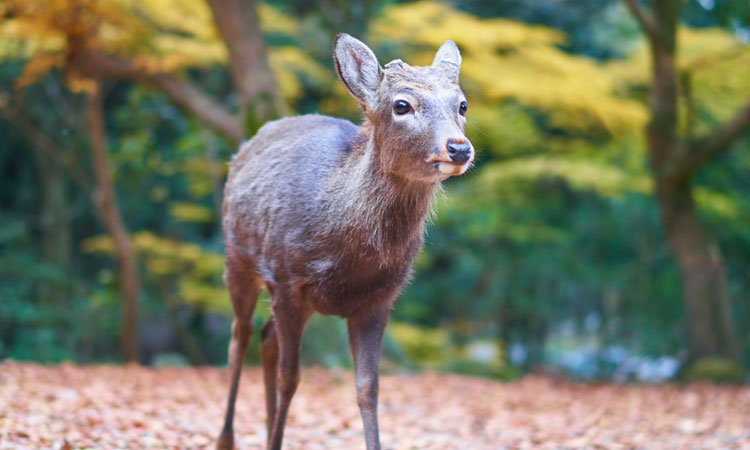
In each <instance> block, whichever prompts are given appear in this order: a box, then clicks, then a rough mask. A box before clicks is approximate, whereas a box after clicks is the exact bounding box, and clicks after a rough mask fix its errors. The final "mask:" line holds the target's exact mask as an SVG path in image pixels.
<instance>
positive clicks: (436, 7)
mask: <svg viewBox="0 0 750 450" xmlns="http://www.w3.org/2000/svg"><path fill="white" fill-rule="evenodd" d="M368 37H369V39H371V40H372V41H374V42H394V41H396V42H398V41H401V42H403V43H406V44H408V45H411V46H415V45H416V46H423V47H425V48H429V49H431V50H432V52H433V53H432V54H428V53H424V54H423V56H422V57H421V58H417V59H416V60H415V61H414V63H415V64H425V65H426V64H429V63H430V62H432V55H434V49H436V48H437V47H438V46H439V45H440V44H442V43H443V42H444V41H445V40H446V39H452V40H453V41H455V42H456V44H457V45H458V46H459V47H460V48H461V49H462V50H463V51H464V52H470V53H474V54H481V53H485V52H487V50H490V52H491V51H493V50H496V49H512V48H515V47H517V46H519V45H523V44H543V45H555V44H561V43H563V40H564V38H563V35H562V34H561V33H560V32H557V31H554V30H551V29H549V28H545V27H535V26H529V25H524V24H521V23H519V22H513V21H510V20H505V19H481V18H478V17H476V16H473V15H471V14H467V13H462V12H459V11H457V10H456V9H454V8H453V7H452V6H450V5H448V4H446V3H439V2H415V3H408V4H400V5H390V6H387V7H386V8H384V9H383V12H382V14H381V16H380V17H379V18H378V19H377V20H376V21H375V22H374V23H373V24H372V25H371V26H370V31H369V33H368Z"/></svg>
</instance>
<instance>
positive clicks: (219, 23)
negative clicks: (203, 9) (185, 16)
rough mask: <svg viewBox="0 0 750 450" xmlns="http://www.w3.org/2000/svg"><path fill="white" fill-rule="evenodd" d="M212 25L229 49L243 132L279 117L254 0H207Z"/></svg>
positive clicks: (280, 108) (277, 98)
mask: <svg viewBox="0 0 750 450" xmlns="http://www.w3.org/2000/svg"><path fill="white" fill-rule="evenodd" d="M207 3H208V5H209V6H210V8H211V13H212V15H213V19H214V24H215V25H216V29H217V31H218V32H219V35H220V36H221V38H222V40H223V41H224V45H225V46H226V47H227V51H228V52H229V61H228V64H229V72H230V74H231V75H232V84H233V85H234V88H235V90H236V91H237V93H238V96H239V100H240V111H241V114H242V115H243V117H245V120H244V123H243V124H244V125H245V127H246V128H245V131H246V132H248V133H253V132H255V131H256V129H257V127H259V126H260V125H262V124H263V122H265V121H267V120H270V119H275V118H277V117H279V116H280V115H281V113H282V111H283V108H284V104H283V102H282V101H281V97H280V96H279V90H278V88H277V85H276V79H275V78H274V75H273V72H272V71H271V67H270V65H269V64H268V57H267V54H266V45H265V43H264V41H263V33H262V32H261V30H260V24H259V22H258V16H257V14H256V12H255V0H207Z"/></svg>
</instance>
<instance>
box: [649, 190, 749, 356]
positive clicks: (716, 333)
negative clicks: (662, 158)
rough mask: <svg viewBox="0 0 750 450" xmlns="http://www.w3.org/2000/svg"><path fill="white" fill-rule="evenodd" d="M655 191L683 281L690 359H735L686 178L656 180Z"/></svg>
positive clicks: (718, 264)
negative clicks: (659, 182)
mask: <svg viewBox="0 0 750 450" xmlns="http://www.w3.org/2000/svg"><path fill="white" fill-rule="evenodd" d="M657 190H658V192H657V199H658V202H659V205H660V207H661V213H662V222H663V224H664V230H665V233H666V235H667V239H668V240H669V244H670V247H671V248H672V251H673V253H674V255H675V257H676V259H677V263H678V266H679V269H680V274H681V275H682V280H683V289H684V294H683V295H684V300H685V313H686V319H687V323H686V325H687V333H688V339H689V341H688V342H689V346H690V347H689V348H690V360H692V361H695V360H698V359H700V358H705V357H709V356H724V357H727V358H730V359H733V360H738V359H739V348H738V345H737V341H736V337H735V333H734V323H733V321H732V316H731V313H730V304H729V298H728V295H727V287H726V278H725V275H724V266H723V264H722V260H721V255H720V254H719V249H718V247H717V246H716V244H715V243H713V242H711V241H710V239H709V238H708V237H707V236H706V234H705V232H704V230H703V227H702V225H701V223H700V221H699V219H698V217H697V214H696V210H695V203H694V201H693V196H692V192H691V189H690V183H689V181H688V180H685V181H683V182H680V183H677V184H672V185H667V184H664V183H662V185H660V186H659V187H658V188H657Z"/></svg>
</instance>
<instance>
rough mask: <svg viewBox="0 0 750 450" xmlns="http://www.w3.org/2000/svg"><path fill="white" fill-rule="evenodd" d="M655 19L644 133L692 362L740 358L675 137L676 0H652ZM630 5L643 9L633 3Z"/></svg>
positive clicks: (716, 260) (648, 26) (722, 283)
mask: <svg viewBox="0 0 750 450" xmlns="http://www.w3.org/2000/svg"><path fill="white" fill-rule="evenodd" d="M652 5H653V7H652V8H653V19H650V18H648V17H646V16H645V14H642V12H640V13H638V14H636V17H638V18H639V20H641V21H642V24H643V25H644V30H645V31H646V32H647V35H648V38H649V43H650V46H651V63H652V76H653V79H652V84H651V89H650V92H649V106H650V109H651V120H650V122H649V124H648V127H647V130H646V134H647V137H648V147H649V149H648V150H649V159H650V162H651V169H652V172H653V175H654V178H655V185H656V199H657V202H658V204H659V207H660V210H661V217H662V225H663V227H664V232H665V235H666V237H667V240H668V241H669V245H670V248H671V250H672V253H673V254H674V256H675V258H676V260H677V264H678V266H679V268H680V273H681V275H682V280H683V283H682V285H683V297H684V302H685V312H686V319H687V324H686V325H687V332H688V338H689V341H688V342H689V350H690V356H689V359H690V360H697V359H699V358H703V357H707V356H725V357H728V358H731V359H735V360H737V359H738V358H739V351H738V345H737V341H736V337H735V334H734V326H733V323H732V317H731V314H730V305H729V298H728V295H727V288H726V278H725V275H724V268H723V265H722V263H721V256H720V255H719V250H718V247H717V246H716V245H715V244H713V243H712V242H711V241H710V240H709V239H708V237H707V235H706V233H705V232H704V230H703V226H702V224H701V223H700V220H699V219H698V217H697V214H696V209H695V203H694V201H693V196H692V171H691V170H688V169H686V168H685V167H683V166H682V163H683V162H684V161H686V160H688V159H689V158H688V157H687V154H686V153H687V152H688V151H689V147H688V146H687V145H685V144H684V143H683V142H682V141H681V140H680V138H679V137H678V136H677V74H676V68H675V50H676V38H677V24H678V18H679V1H678V0H654V1H653V2H652ZM630 6H631V9H633V10H634V11H640V10H639V9H638V7H637V5H636V4H635V2H630Z"/></svg>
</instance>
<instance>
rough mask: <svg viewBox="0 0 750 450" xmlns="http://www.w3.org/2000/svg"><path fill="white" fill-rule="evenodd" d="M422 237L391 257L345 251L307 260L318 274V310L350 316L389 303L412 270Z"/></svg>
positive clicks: (315, 297) (315, 293) (315, 286)
mask: <svg viewBox="0 0 750 450" xmlns="http://www.w3.org/2000/svg"><path fill="white" fill-rule="evenodd" d="M420 246H421V239H415V240H414V242H410V243H409V245H408V246H407V247H405V248H404V249H403V251H402V252H401V253H400V254H398V255H396V256H395V257H392V258H388V259H387V260H386V259H384V258H383V257H382V255H378V254H375V253H372V254H370V253H368V252H356V251H352V252H343V253H340V254H338V255H329V257H328V258H317V259H312V260H310V261H309V262H308V263H307V268H308V270H309V271H310V272H314V273H315V275H316V276H315V277H314V278H315V281H314V283H311V287H312V289H311V291H312V292H311V293H312V297H313V303H314V305H315V309H316V310H318V311H319V312H322V313H324V314H335V315H339V316H349V315H351V314H353V313H355V312H356V311H358V310H361V309H363V308H373V307H379V306H389V305H387V304H388V303H390V302H393V301H394V300H395V297H396V295H397V294H398V291H399V290H400V288H401V286H403V285H404V283H406V281H407V280H408V279H409V275H410V273H411V266H412V263H413V261H414V257H415V256H416V253H417V251H418V250H419V247H420Z"/></svg>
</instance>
